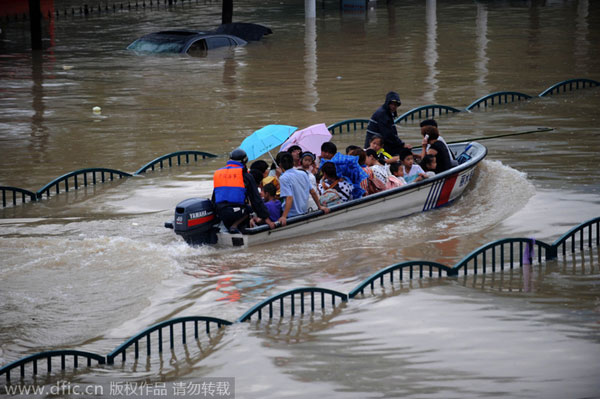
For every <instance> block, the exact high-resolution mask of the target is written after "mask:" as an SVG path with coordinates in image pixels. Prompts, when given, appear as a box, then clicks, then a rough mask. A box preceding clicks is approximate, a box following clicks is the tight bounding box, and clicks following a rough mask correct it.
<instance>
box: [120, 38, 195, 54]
mask: <svg viewBox="0 0 600 399" xmlns="http://www.w3.org/2000/svg"><path fill="white" fill-rule="evenodd" d="M182 48H183V45H182V44H181V43H168V42H157V41H153V40H145V39H138V40H136V41H135V42H133V43H131V44H130V45H129V46H128V47H127V49H128V50H134V51H140V52H148V53H179V52H181V51H182Z"/></svg>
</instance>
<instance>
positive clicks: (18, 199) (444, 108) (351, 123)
mask: <svg viewBox="0 0 600 399" xmlns="http://www.w3.org/2000/svg"><path fill="white" fill-rule="evenodd" d="M599 85H600V82H598V81H595V80H592V79H584V78H577V79H569V80H564V81H562V82H558V83H555V84H553V85H552V86H550V87H549V88H547V89H546V90H544V91H543V92H542V93H540V94H539V95H538V97H544V96H546V95H552V94H554V93H557V94H558V93H560V92H561V89H562V92H563V93H565V92H566V91H567V90H568V91H572V90H576V89H583V88H586V87H596V86H599ZM531 98H533V97H532V96H530V95H528V94H525V93H519V92H515V91H500V92H495V93H491V94H488V95H487V96H483V97H481V98H479V99H477V100H475V101H474V102H473V103H471V104H470V105H468V106H467V107H466V108H465V109H460V108H454V107H451V106H449V105H439V104H430V105H423V106H421V107H417V108H413V109H411V110H409V111H407V112H405V113H404V114H402V115H400V116H399V117H398V118H396V119H395V120H394V123H400V122H406V123H407V122H408V121H409V120H410V121H414V120H415V119H421V118H422V117H423V116H424V117H425V118H433V117H435V116H436V112H437V115H438V116H439V115H442V114H445V115H448V114H451V113H452V114H454V113H459V112H463V111H467V112H471V110H472V109H474V108H481V107H482V106H483V107H484V108H487V106H488V104H489V105H490V106H492V105H495V104H506V103H510V102H514V101H521V100H529V99H531ZM368 124H369V119H364V118H355V119H347V120H343V121H339V122H336V123H334V124H332V125H330V126H328V127H327V129H328V130H329V131H330V132H331V134H335V133H336V132H338V133H340V134H341V133H343V132H344V131H345V132H348V133H349V132H350V131H357V130H359V129H360V130H364V129H366V128H367V125H368ZM183 157H184V158H185V163H188V164H189V163H190V157H193V158H194V161H198V159H199V157H202V159H206V158H215V157H217V156H216V155H214V154H210V153H207V152H203V151H194V150H187V151H176V152H172V153H169V154H165V155H163V156H160V157H158V158H156V159H154V160H152V161H150V162H148V163H146V164H145V165H144V166H142V167H141V168H139V169H138V170H137V171H136V172H133V173H128V172H123V171H119V170H116V169H108V168H89V169H80V170H76V171H73V172H69V173H67V174H65V175H62V176H60V177H57V178H56V179H54V180H52V181H51V182H50V183H48V184H46V185H45V186H44V187H42V188H41V189H39V190H38V191H37V192H35V193H33V192H31V191H29V190H26V189H24V188H19V187H11V186H0V191H2V207H3V208H6V207H7V206H9V205H12V206H16V205H21V204H26V203H29V202H36V201H39V200H41V199H42V197H43V194H46V198H50V191H51V190H50V189H51V188H54V190H55V192H56V194H58V193H60V192H61V191H60V189H59V183H63V186H64V191H65V192H66V191H69V178H73V187H74V188H75V190H77V189H78V188H79V186H80V185H79V184H78V176H81V177H82V178H83V186H84V187H87V186H88V179H87V176H88V174H90V173H91V174H92V181H91V182H89V184H94V185H95V184H96V183H97V181H96V172H99V173H102V178H101V181H102V182H105V179H104V173H110V180H111V181H112V180H113V175H118V176H119V179H121V178H124V177H131V176H138V175H140V174H143V173H146V172H147V171H148V170H153V171H154V170H155V168H156V167H159V168H160V169H163V168H164V167H165V164H168V166H169V167H171V166H173V164H174V162H173V160H174V159H175V158H176V159H177V165H182V163H183V162H182V158H183ZM7 194H8V196H7Z"/></svg>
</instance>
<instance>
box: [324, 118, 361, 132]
mask: <svg viewBox="0 0 600 399" xmlns="http://www.w3.org/2000/svg"><path fill="white" fill-rule="evenodd" d="M368 124H369V120H368V119H347V120H345V121H340V122H336V123H334V124H333V125H330V126H327V129H328V130H329V131H330V132H331V134H335V132H336V131H337V132H338V133H343V132H344V129H345V130H346V132H350V128H352V131H356V130H359V129H360V130H364V129H366V128H367V125H368Z"/></svg>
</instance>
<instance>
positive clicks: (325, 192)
mask: <svg viewBox="0 0 600 399" xmlns="http://www.w3.org/2000/svg"><path fill="white" fill-rule="evenodd" d="M321 172H323V178H322V179H321V181H320V182H319V185H318V189H317V191H318V192H319V202H320V203H321V205H323V206H331V205H336V204H341V203H342V202H346V201H349V200H351V199H352V189H353V188H352V184H350V183H348V182H347V181H345V180H344V179H342V178H341V177H338V175H337V173H336V170H335V164H334V163H333V162H325V164H323V166H322V167H321Z"/></svg>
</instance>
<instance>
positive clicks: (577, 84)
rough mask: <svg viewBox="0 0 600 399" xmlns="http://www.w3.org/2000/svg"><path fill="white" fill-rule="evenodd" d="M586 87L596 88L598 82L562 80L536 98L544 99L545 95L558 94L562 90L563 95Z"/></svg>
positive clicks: (598, 84)
mask: <svg viewBox="0 0 600 399" xmlns="http://www.w3.org/2000/svg"><path fill="white" fill-rule="evenodd" d="M586 86H587V87H596V86H600V82H598V81H595V80H592V79H569V80H563V81H562V82H558V83H555V84H553V85H552V86H550V87H548V88H547V89H546V90H544V91H543V92H541V93H540V94H539V95H538V97H545V96H547V95H553V94H555V93H556V94H559V93H560V90H561V89H562V91H563V93H566V92H567V90H568V91H573V90H576V89H585V88H586Z"/></svg>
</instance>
